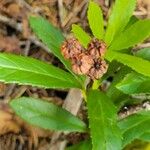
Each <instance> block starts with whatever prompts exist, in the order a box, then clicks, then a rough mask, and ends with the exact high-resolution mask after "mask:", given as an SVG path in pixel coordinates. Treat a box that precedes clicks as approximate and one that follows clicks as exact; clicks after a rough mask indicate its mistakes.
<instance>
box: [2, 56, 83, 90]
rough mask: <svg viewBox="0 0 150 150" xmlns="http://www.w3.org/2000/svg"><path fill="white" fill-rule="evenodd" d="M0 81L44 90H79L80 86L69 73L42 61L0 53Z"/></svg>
mask: <svg viewBox="0 0 150 150" xmlns="http://www.w3.org/2000/svg"><path fill="white" fill-rule="evenodd" d="M0 72H1V73H0V81H2V82H5V83H18V84H24V85H32V86H37V87H43V88H70V87H76V88H79V87H80V84H79V83H78V81H77V80H76V79H75V78H74V76H73V75H71V74H70V73H68V72H65V71H63V70H62V69H59V68H58V67H54V66H52V65H50V64H47V63H44V62H42V61H39V60H36V59H33V58H29V57H23V56H17V55H12V54H4V53H0Z"/></svg>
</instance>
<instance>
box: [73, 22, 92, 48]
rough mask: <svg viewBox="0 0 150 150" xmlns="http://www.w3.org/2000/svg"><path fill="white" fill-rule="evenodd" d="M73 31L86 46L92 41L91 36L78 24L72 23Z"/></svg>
mask: <svg viewBox="0 0 150 150" xmlns="http://www.w3.org/2000/svg"><path fill="white" fill-rule="evenodd" d="M72 32H73V33H74V35H75V37H76V38H77V39H78V40H79V41H80V43H81V44H82V45H83V46H84V47H85V48H86V47H87V44H88V43H89V42H90V40H91V37H90V36H89V35H88V34H87V33H86V32H85V31H84V30H83V29H82V28H81V27H80V26H78V25H75V24H74V25H72Z"/></svg>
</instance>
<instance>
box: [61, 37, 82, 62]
mask: <svg viewBox="0 0 150 150" xmlns="http://www.w3.org/2000/svg"><path fill="white" fill-rule="evenodd" d="M83 51H84V48H83V47H82V45H81V44H80V43H79V41H78V40H77V39H74V38H70V39H68V40H67V41H65V42H64V43H63V45H62V46H61V53H62V55H63V56H64V57H65V58H66V59H70V60H71V59H72V58H73V57H76V56H77V55H79V54H81V53H82V52H83Z"/></svg>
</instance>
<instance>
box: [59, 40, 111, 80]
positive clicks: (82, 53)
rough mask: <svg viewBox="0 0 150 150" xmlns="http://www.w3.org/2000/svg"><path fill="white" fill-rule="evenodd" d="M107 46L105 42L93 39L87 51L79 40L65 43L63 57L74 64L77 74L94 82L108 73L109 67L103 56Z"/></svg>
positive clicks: (73, 68)
mask: <svg viewBox="0 0 150 150" xmlns="http://www.w3.org/2000/svg"><path fill="white" fill-rule="evenodd" d="M105 51H106V45H105V43H104V42H103V41H100V40H98V39H96V38H93V39H92V40H91V41H90V43H89V44H88V47H87V49H85V48H84V47H83V46H82V45H81V44H80V42H79V41H78V40H77V39H74V38H71V39H68V40H67V41H65V42H64V43H63V45H62V47H61V52H62V55H63V56H64V57H65V58H66V59H69V60H70V61H71V63H72V70H73V72H74V73H76V74H80V75H87V76H89V77H90V78H91V79H92V80H94V79H99V78H101V77H102V76H103V74H105V73H106V71H107V68H108V65H107V64H106V62H105V60H104V59H103V56H104V54H105Z"/></svg>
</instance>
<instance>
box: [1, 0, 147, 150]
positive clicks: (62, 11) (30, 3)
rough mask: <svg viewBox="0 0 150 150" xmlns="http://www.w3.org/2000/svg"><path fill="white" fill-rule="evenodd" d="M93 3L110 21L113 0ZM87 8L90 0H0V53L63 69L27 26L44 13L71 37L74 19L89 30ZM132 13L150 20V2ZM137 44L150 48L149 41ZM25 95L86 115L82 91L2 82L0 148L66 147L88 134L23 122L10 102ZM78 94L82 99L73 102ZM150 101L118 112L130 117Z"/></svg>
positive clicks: (49, 149)
mask: <svg viewBox="0 0 150 150" xmlns="http://www.w3.org/2000/svg"><path fill="white" fill-rule="evenodd" d="M95 1H96V2H97V3H98V4H99V5H100V6H101V8H102V10H103V12H104V18H105V21H107V19H108V16H109V13H110V9H111V8H112V5H113V3H114V1H113V0H95ZM87 7H88V0H0V52H7V53H14V54H17V55H20V54H21V55H24V56H30V57H34V58H37V59H40V60H43V61H47V62H50V63H52V64H54V65H56V66H59V67H63V66H62V64H61V63H60V62H59V60H58V59H57V58H56V57H54V55H52V54H51V53H50V51H49V50H48V48H47V47H46V46H45V45H43V44H42V43H41V41H39V40H38V39H37V38H36V37H35V36H34V34H33V33H32V31H31V29H30V27H29V23H28V17H29V16H30V15H32V14H34V15H41V16H43V17H45V18H47V20H48V21H50V22H52V24H53V25H54V26H56V27H58V28H60V29H61V30H62V31H63V33H64V35H65V36H66V37H68V36H70V35H71V33H70V30H71V25H72V24H73V23H75V24H80V25H81V26H82V27H83V28H84V29H85V30H86V31H87V32H90V30H89V27H88V22H87V17H86V12H87ZM134 15H136V16H137V17H138V18H150V0H138V5H137V9H136V11H135V12H134ZM138 47H139V48H145V47H150V41H149V40H148V41H147V42H145V43H144V44H140V45H138ZM21 96H30V97H34V98H41V99H43V100H47V101H52V102H53V103H55V104H57V105H60V106H62V107H64V108H65V109H67V110H69V111H70V112H72V113H73V114H75V115H78V116H79V117H81V118H82V119H86V108H85V106H84V103H83V102H82V96H81V94H80V92H79V91H78V90H74V89H71V90H69V91H64V90H46V89H39V88H35V87H31V86H18V85H16V84H4V83H0V150H32V149H33V150H34V149H35V150H63V149H64V148H65V147H66V146H67V145H71V144H75V143H77V142H79V141H81V140H82V139H85V138H86V137H87V135H84V134H83V135H82V134H78V133H74V134H69V135H66V134H64V133H60V132H52V131H46V130H43V129H40V128H37V127H33V126H31V125H29V124H27V123H25V122H24V121H23V120H21V119H20V118H18V117H17V116H16V115H15V114H14V113H13V111H12V110H11V109H10V108H9V106H8V102H9V101H11V100H12V99H14V98H18V97H21ZM77 96H78V97H77ZM75 98H76V99H78V101H75V100H74V101H73V100H72V99H75ZM149 105H150V104H149V102H146V103H144V104H143V103H142V104H141V105H135V106H134V107H132V108H126V107H125V108H124V110H123V111H122V112H121V113H120V115H121V116H124V115H128V114H130V113H133V112H134V111H137V110H139V109H141V108H143V107H147V108H148V107H149ZM131 150H132V148H131ZM136 150H138V149H136ZM139 150H140V149H139Z"/></svg>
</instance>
